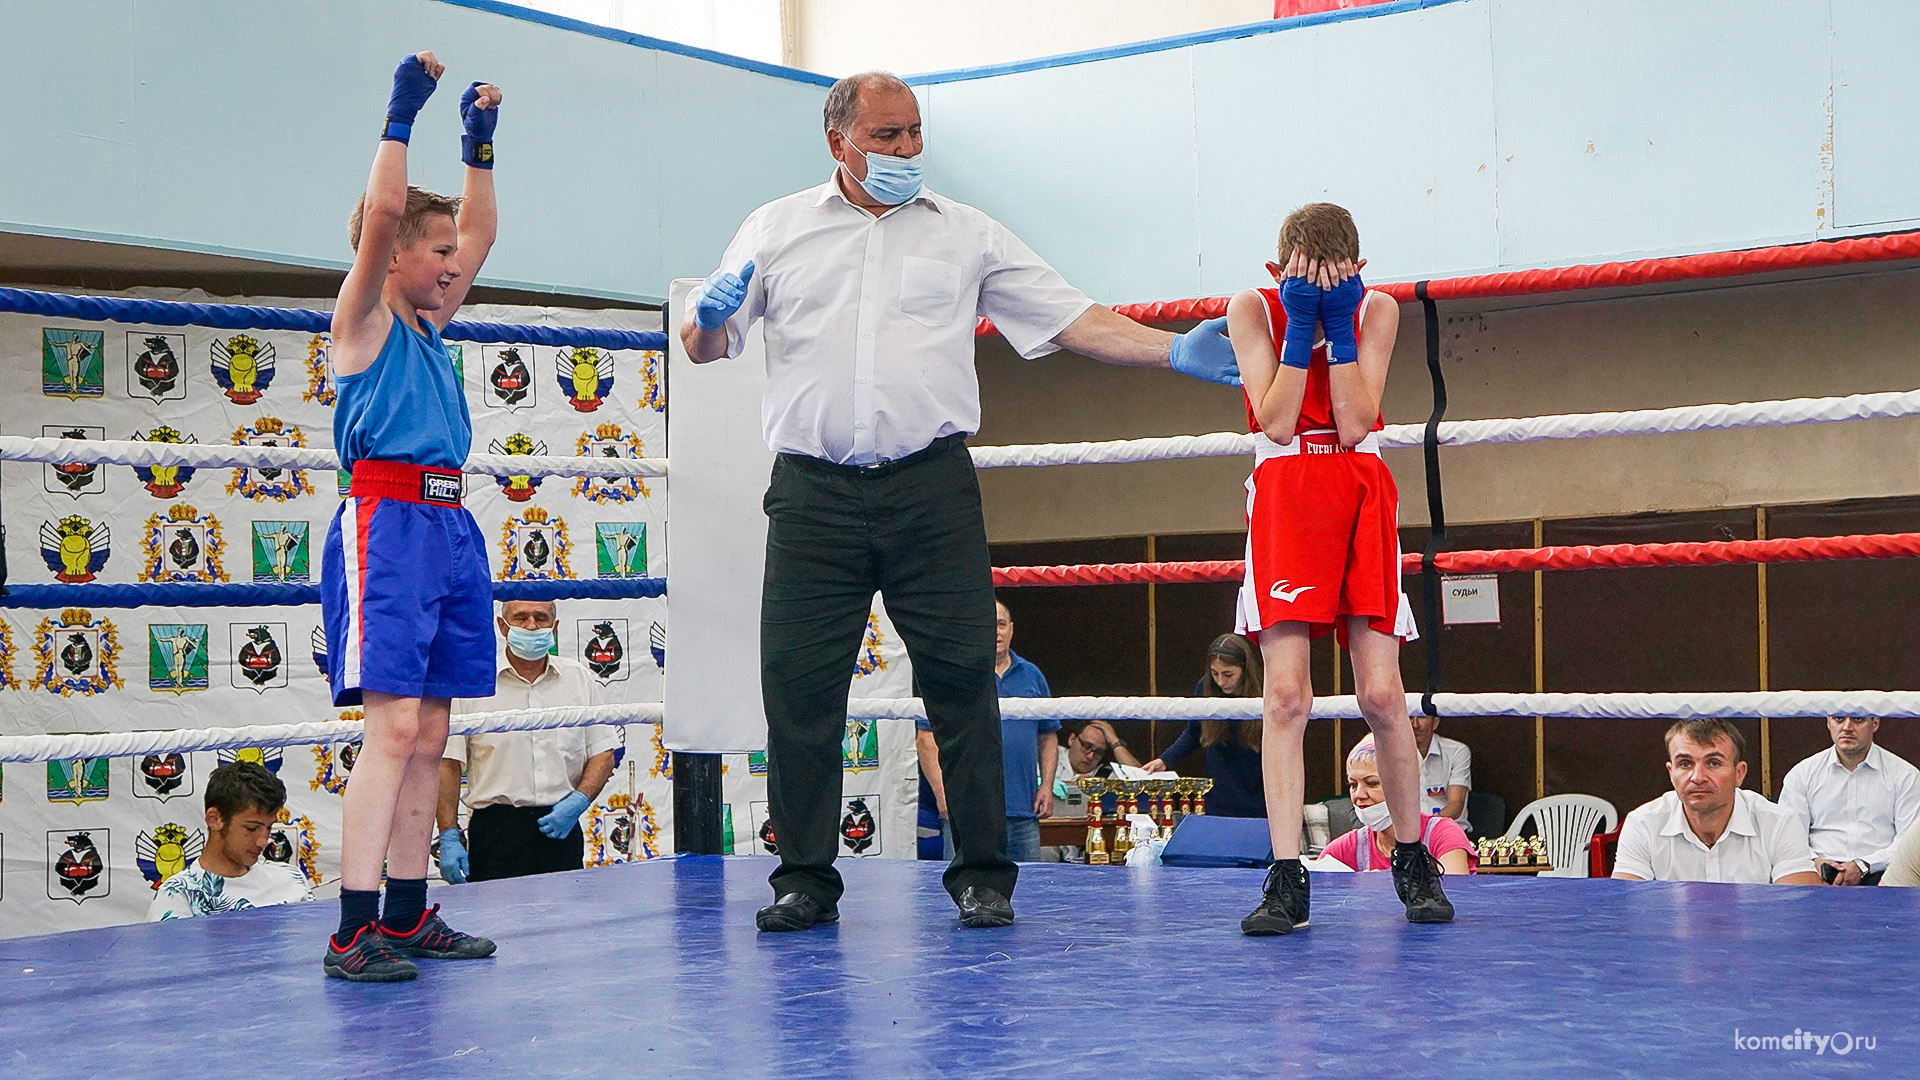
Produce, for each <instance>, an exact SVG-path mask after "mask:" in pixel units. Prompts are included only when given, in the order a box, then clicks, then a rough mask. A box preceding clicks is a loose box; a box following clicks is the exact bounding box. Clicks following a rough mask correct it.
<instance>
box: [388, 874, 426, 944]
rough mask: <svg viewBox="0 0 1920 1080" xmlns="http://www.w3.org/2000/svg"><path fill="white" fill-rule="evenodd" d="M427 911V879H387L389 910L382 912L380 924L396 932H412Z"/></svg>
mask: <svg viewBox="0 0 1920 1080" xmlns="http://www.w3.org/2000/svg"><path fill="white" fill-rule="evenodd" d="M426 913H427V879H426V878H397V877H390V878H388V879H387V910H385V911H383V912H381V913H380V925H382V926H384V927H386V928H387V929H389V930H392V931H394V932H395V933H399V934H405V933H410V932H412V931H413V929H414V928H415V927H417V926H419V925H420V916H422V915H425V914H426Z"/></svg>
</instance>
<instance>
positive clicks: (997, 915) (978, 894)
mask: <svg viewBox="0 0 1920 1080" xmlns="http://www.w3.org/2000/svg"><path fill="white" fill-rule="evenodd" d="M957 903H958V904H959V905H960V924H961V925H962V926H969V927H972V928H974V929H976V930H978V929H981V928H983V927H988V926H1012V925H1013V903H1012V902H1011V901H1009V900H1008V899H1007V898H1006V897H1004V896H1001V895H1000V894H999V893H997V892H994V891H993V890H992V889H989V888H986V887H985V886H982V885H969V886H967V888H966V891H964V892H962V893H961V894H960V899H959V900H958V901H957Z"/></svg>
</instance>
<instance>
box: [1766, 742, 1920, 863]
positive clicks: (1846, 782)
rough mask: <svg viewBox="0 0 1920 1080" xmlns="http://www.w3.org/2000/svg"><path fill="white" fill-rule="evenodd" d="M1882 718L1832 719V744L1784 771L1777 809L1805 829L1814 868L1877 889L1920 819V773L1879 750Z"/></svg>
mask: <svg viewBox="0 0 1920 1080" xmlns="http://www.w3.org/2000/svg"><path fill="white" fill-rule="evenodd" d="M1879 730H1880V721H1879V720H1877V719H1875V718H1873V717H1871V716H1866V717H1861V716H1829V717H1827V734H1828V735H1830V736H1832V738H1833V747H1832V749H1829V750H1822V751H1820V752H1819V753H1817V754H1815V755H1813V756H1812V757H1810V758H1808V759H1807V760H1805V761H1802V762H1801V763H1800V764H1798V765H1795V766H1794V767H1793V768H1792V769H1791V770H1789V771H1788V772H1787V778H1786V780H1785V781H1784V782H1783V783H1782V784H1781V785H1780V807H1781V809H1783V810H1785V811H1787V812H1788V813H1789V814H1792V815H1793V818H1794V821H1795V822H1797V823H1798V824H1799V826H1800V827H1801V828H1803V829H1805V830H1807V846H1808V847H1810V848H1812V849H1813V861H1814V864H1815V866H1814V869H1815V870H1816V871H1817V872H1819V873H1820V876H1821V878H1822V879H1823V880H1826V881H1830V882H1832V883H1833V884H1835V885H1878V884H1879V883H1880V875H1881V874H1883V873H1885V872H1886V869H1887V860H1888V859H1889V858H1890V857H1891V856H1892V854H1893V843H1894V839H1895V838H1896V837H1898V836H1899V835H1900V834H1901V833H1903V832H1906V831H1907V830H1909V829H1911V828H1912V827H1913V823H1914V821H1915V820H1916V819H1920V769H1915V768H1914V767H1913V766H1912V765H1909V764H1907V762H1905V761H1903V760H1902V759H1901V758H1900V757H1898V756H1897V755H1894V754H1892V753H1889V752H1888V751H1887V750H1886V749H1885V748H1883V747H1879V746H1875V745H1874V742H1873V737H1874V735H1875V734H1876V733H1877V732H1878V731H1879Z"/></svg>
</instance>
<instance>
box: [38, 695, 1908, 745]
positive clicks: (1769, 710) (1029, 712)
mask: <svg viewBox="0 0 1920 1080" xmlns="http://www.w3.org/2000/svg"><path fill="white" fill-rule="evenodd" d="M1433 702H1434V707H1435V709H1436V710H1437V711H1438V713H1439V715H1441V716H1517V717H1530V716H1545V717H1555V718H1568V719H1580V720H1683V719H1693V718H1709V717H1717V718H1722V719H1739V718H1748V717H1759V716H1768V717H1781V718H1786V717H1821V716H1875V717H1880V718H1882V719H1894V718H1902V717H1920V691H1914V690H1772V691H1757V692H1738V693H1698V694H1435V695H1434V697H1433ZM1260 704H1261V703H1260V699H1259V698H1175V697H1131V698H1129V697H1063V698H1001V699H1000V712H1001V715H1002V716H1004V717H1006V718H1007V719H1010V720H1095V719H1101V720H1258V719H1260ZM1407 704H1408V707H1409V708H1410V709H1418V708H1419V706H1420V695H1418V694H1408V695H1407ZM925 715H926V709H925V707H924V706H923V705H922V704H921V702H920V699H919V698H854V699H852V700H850V701H849V702H848V703H847V717H848V718H849V719H853V720H917V719H919V718H921V717H924V716H925ZM1312 715H1313V717H1314V718H1315V719H1321V720H1326V719H1335V718H1338V719H1344V720H1355V719H1360V718H1361V713H1360V707H1359V699H1358V698H1356V697H1354V696H1353V695H1351V694H1349V695H1344V696H1339V697H1321V698H1315V699H1314V701H1313V714H1312ZM663 716H664V709H663V707H662V705H661V704H660V703H659V702H657V701H655V702H639V703H633V704H626V705H591V706H584V705H576V706H567V707H563V708H552V709H520V710H509V711H501V712H484V713H469V714H467V715H465V716H456V717H454V718H453V720H452V723H451V725H450V731H451V733H452V734H455V735H475V734H480V733H483V732H490V731H538V730H547V729H551V728H565V727H584V726H587V725H591V724H608V725H620V724H657V723H660V722H661V720H662V717H663ZM365 730H366V729H365V725H363V724H362V723H360V722H359V721H347V720H327V721H318V722H314V723H306V724H261V725H255V726H249V727H235V728H198V729H186V730H177V731H124V732H114V733H109V734H60V735H5V736H0V762H6V761H13V762H33V761H61V760H67V759H71V758H80V757H132V756H136V755H141V754H154V753H163V752H178V753H185V752H190V751H199V750H230V749H240V748H243V747H252V746H260V747H268V746H299V745H305V744H308V743H324V742H330V741H339V740H341V739H351V738H354V737H356V736H359V735H362V734H363V733H364V732H365Z"/></svg>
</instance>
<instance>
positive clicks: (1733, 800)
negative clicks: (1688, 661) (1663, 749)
mask: <svg viewBox="0 0 1920 1080" xmlns="http://www.w3.org/2000/svg"><path fill="white" fill-rule="evenodd" d="M1746 750H1747V741H1746V737H1745V736H1743V735H1741V734H1740V729H1739V728H1737V727H1734V726H1733V725H1732V724H1730V723H1728V722H1727V721H1725V720H1683V721H1681V722H1680V723H1677V724H1675V725H1673V726H1672V727H1670V728H1668V729H1667V778H1668V779H1669V780H1670V781H1672V783H1673V790H1672V791H1670V792H1668V793H1667V794H1665V795H1662V796H1660V797H1659V798H1657V799H1655V800H1653V801H1652V802H1650V803H1647V804H1645V805H1644V806H1641V807H1639V808H1637V809H1635V810H1634V811H1633V812H1632V813H1630V814H1628V815H1627V820H1626V824H1624V825H1622V826H1621V827H1620V850H1619V855H1618V857H1617V858H1615V860H1614V864H1613V876H1614V877H1617V878H1622V879H1624V880H1627V881H1726V882H1744V883H1747V884H1754V885H1764V884H1766V883H1768V882H1772V883H1774V884H1776V885H1818V884H1820V875H1818V874H1816V873H1814V872H1813V852H1812V851H1810V850H1809V849H1808V848H1807V831H1806V830H1805V829H1804V828H1801V827H1800V826H1799V825H1797V824H1796V823H1795V822H1794V819H1793V816H1792V815H1791V814H1789V813H1787V812H1786V811H1785V810H1782V809H1781V808H1780V807H1778V806H1775V805H1774V804H1772V803H1770V802H1768V801H1767V800H1766V799H1765V798H1763V797H1761V795H1760V793H1759V792H1757V791H1747V790H1745V789H1744V788H1742V787H1741V786H1740V785H1741V783H1742V782H1744V781H1745V780H1746V778H1747V763H1746V760H1745V758H1746Z"/></svg>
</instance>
